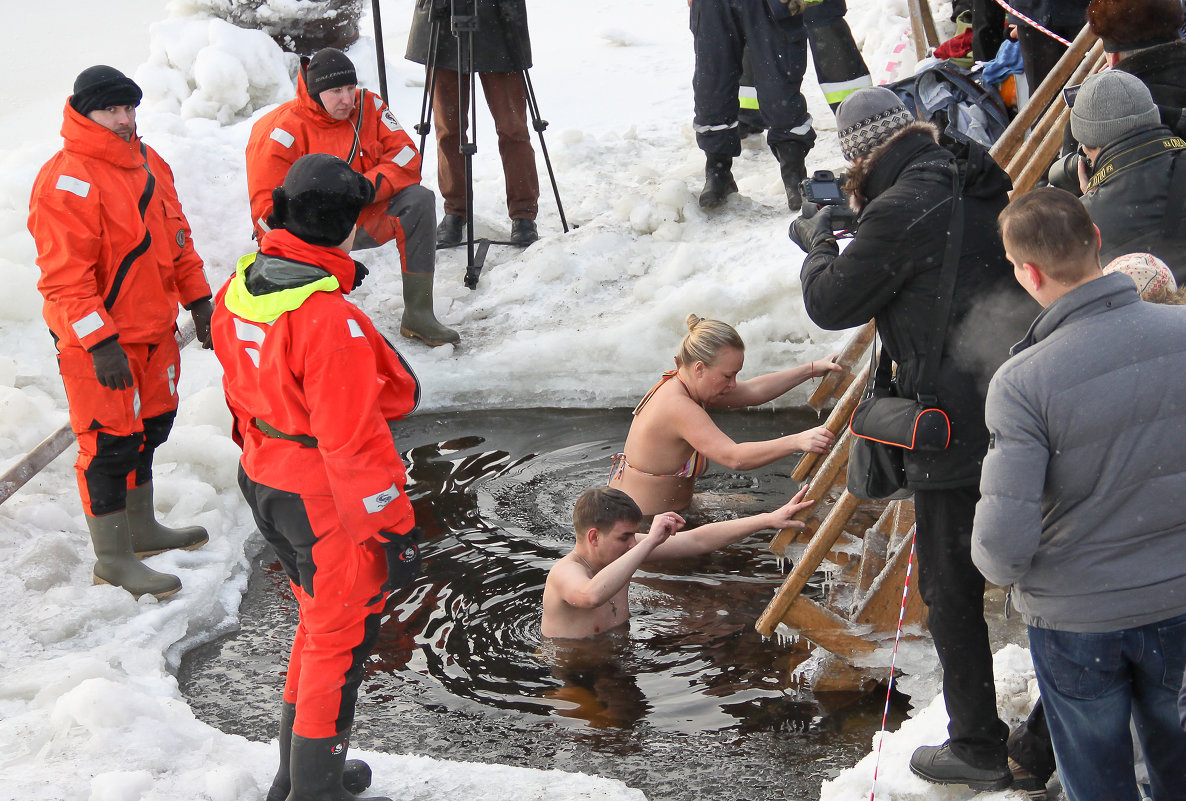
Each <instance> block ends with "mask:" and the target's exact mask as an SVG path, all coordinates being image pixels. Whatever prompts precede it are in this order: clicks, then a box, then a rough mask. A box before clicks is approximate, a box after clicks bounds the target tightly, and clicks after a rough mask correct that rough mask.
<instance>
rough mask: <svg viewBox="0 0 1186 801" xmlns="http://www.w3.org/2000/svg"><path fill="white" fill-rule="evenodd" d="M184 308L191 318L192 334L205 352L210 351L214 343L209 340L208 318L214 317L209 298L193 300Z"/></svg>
mask: <svg viewBox="0 0 1186 801" xmlns="http://www.w3.org/2000/svg"><path fill="white" fill-rule="evenodd" d="M185 308H186V311H188V312H189V316H190V317H192V318H193V321H194V334H195V335H196V337H197V340H198V342H201V343H202V347H203V348H205V349H206V350H211V349H212V348H213V347H214V342H213V341H212V340H211V339H210V318H211V317H213V316H214V304H213V303H211V302H210V298H202V299H201V300H195V301H194V302H193V303H191V304H189V305H188V306H186V307H185Z"/></svg>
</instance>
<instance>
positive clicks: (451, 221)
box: [437, 214, 465, 248]
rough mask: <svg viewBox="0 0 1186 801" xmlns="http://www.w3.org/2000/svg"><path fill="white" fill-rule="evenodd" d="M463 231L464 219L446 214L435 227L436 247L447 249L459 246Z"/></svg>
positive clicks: (456, 215)
mask: <svg viewBox="0 0 1186 801" xmlns="http://www.w3.org/2000/svg"><path fill="white" fill-rule="evenodd" d="M464 230H465V218H464V217H462V216H461V215H460V214H446V215H445V216H444V217H443V218H442V219H441V223H440V225H438V226H437V247H439V248H448V247H453V246H454V245H460V244H461V233H462V231H464Z"/></svg>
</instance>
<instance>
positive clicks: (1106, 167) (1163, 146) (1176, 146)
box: [1087, 136, 1186, 192]
mask: <svg viewBox="0 0 1186 801" xmlns="http://www.w3.org/2000/svg"><path fill="white" fill-rule="evenodd" d="M1175 150H1177V151H1182V150H1186V139H1183V138H1182V137H1180V136H1159V137H1157V138H1156V139H1153V140H1150V141H1148V142H1143V143H1141V144H1139V145H1136V146H1134V147H1130V148H1128V149H1126V150H1121V151H1120V152H1119V153H1115V154H1113V155H1111V156H1108V158H1107V159H1106V160H1104V161H1103V162H1101V163H1099V164H1097V165H1094V167H1095V169H1094V171H1093V172H1092V174H1091V180H1089V181H1088V182H1087V191H1088V192H1090V191H1091V190H1092V189H1095V188H1096V187H1098V186H1103V185H1104V184H1105V183H1106V182H1107V181H1108V180H1109V179H1110V178H1112V177H1114V176H1115V175H1117V174H1118V173H1120V172H1121V171H1122V170H1126V169H1128V168H1129V167H1132V166H1133V165H1135V164H1140V163H1141V162H1142V161H1148V160H1149V159H1151V158H1154V157H1156V156H1160V155H1161V154H1162V153H1165V152H1166V151H1175Z"/></svg>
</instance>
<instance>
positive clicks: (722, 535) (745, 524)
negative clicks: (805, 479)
mask: <svg viewBox="0 0 1186 801" xmlns="http://www.w3.org/2000/svg"><path fill="white" fill-rule="evenodd" d="M806 494H807V485H806V484H804V485H803V487H802V488H801V489H800V490H799V491H798V492H796V493H795V497H793V498H791V500H790V501H788V502H787V504H786V505H785V506H783V507H781V508H779V509H775V510H774V511H773V512H765V513H763V514H759V515H751V516H750V517H739V518H737V519H736V520H725V521H722V522H720V523H709V524H707V525H704V526H699V527H697V528H694V529H690V530H688V531H681V532H679V534H677V535H675V536H673V537H671V538H670V539H668V540H667V541H666V542H664V543H663V544H662V545H659V546H657V547H655V549H654V550H652V551H651V552H650V553H649V554H648V555H647V557H646V559H645V561H654V560H658V559H683V558H686V557H689V556H700V555H702V554H706V553H711V552H712V551H715V550H717V549H718V548H724V547H725V546H727V545H732V544H733V543H735V542H740V541H741V540H743V539H745V538H746V537H748V536H749V535H750V534H753V533H755V532H758V531H762V530H763V529H768V528H770V529H783V528H803V526H804V524H803V523H802V522H801V521H799V520H795V519H794V516H795V515H796V514H797V513H799V512H800V511H802V510H803V509H807V508H808V507H810V506H811V504H812V503H814V501H804V500H803V496H804V495H806Z"/></svg>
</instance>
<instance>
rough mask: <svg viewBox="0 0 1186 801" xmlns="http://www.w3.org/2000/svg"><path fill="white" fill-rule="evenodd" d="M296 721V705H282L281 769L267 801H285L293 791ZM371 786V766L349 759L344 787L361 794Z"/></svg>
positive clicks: (343, 781)
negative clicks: (290, 762) (290, 769)
mask: <svg viewBox="0 0 1186 801" xmlns="http://www.w3.org/2000/svg"><path fill="white" fill-rule="evenodd" d="M295 720H296V704H290V703H287V702H285V703H283V704H281V705H280V768H279V769H278V770H277V771H276V778H274V779H272V788H271V789H270V790H268V796H267V799H266V801H284V799H286V798H288V794H289V792H290V791H291V790H292V778H291V777H290V776H289V774H288V757H289V754H290V752H291V751H292V724H293V721H295ZM370 786H371V766H370V765H368V764H367V763H365V762H363V761H362V760H361V759H347V760H346V764H345V765H343V766H342V787H343V788H344V789H346V790H347V791H348V792H351V793H356V794H357V793H361V792H362V791H363V790H365V789H366V788H368V787H370Z"/></svg>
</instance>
